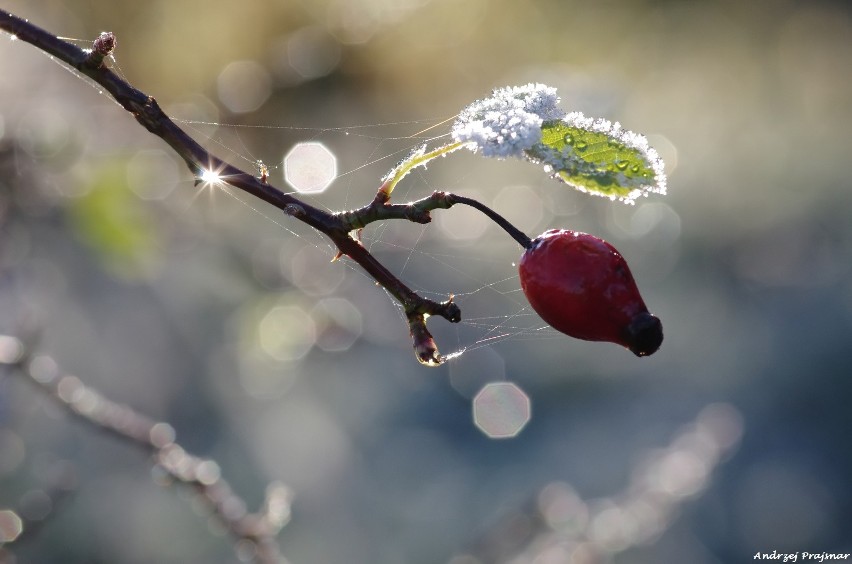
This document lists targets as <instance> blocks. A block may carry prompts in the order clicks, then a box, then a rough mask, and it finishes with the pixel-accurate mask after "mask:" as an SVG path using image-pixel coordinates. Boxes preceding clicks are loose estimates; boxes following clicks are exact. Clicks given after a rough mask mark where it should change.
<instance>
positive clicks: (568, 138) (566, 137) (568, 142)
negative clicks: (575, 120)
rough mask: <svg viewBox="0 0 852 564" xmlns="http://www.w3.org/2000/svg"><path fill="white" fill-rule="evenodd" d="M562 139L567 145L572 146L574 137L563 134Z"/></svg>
mask: <svg viewBox="0 0 852 564" xmlns="http://www.w3.org/2000/svg"><path fill="white" fill-rule="evenodd" d="M563 139H564V140H565V142H566V143H567V144H568V145H573V144H574V136H573V135H571V134H570V133H566V134H565V137H563Z"/></svg>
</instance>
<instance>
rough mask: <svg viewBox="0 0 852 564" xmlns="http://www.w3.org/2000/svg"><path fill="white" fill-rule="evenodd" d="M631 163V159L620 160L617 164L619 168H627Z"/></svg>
mask: <svg viewBox="0 0 852 564" xmlns="http://www.w3.org/2000/svg"><path fill="white" fill-rule="evenodd" d="M629 164H630V162H629V161H618V162H617V163H615V166H616V167H618V170H625V169H627V166H628V165H629Z"/></svg>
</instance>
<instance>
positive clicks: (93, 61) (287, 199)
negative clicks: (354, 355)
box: [0, 9, 461, 365]
mask: <svg viewBox="0 0 852 564" xmlns="http://www.w3.org/2000/svg"><path fill="white" fill-rule="evenodd" d="M0 29H3V30H5V31H7V32H8V33H10V34H12V35H13V36H14V37H16V38H17V39H19V40H21V41H26V42H27V43H30V44H32V45H34V46H35V47H37V48H38V49H41V50H42V51H44V52H46V53H48V54H50V55H53V56H54V57H55V58H57V59H59V60H61V61H63V62H65V63H67V64H68V65H70V66H71V67H73V68H74V69H76V70H77V71H79V72H80V73H82V74H84V75H86V76H88V77H89V78H91V79H92V80H93V81H95V82H96V83H98V84H99V85H101V86H102V87H103V88H104V90H106V91H107V92H109V93H110V94H111V95H112V97H113V98H115V100H116V101H117V102H118V103H119V104H121V106H122V107H123V108H124V109H126V110H127V111H128V112H130V113H131V114H133V117H135V118H136V121H138V122H139V123H140V124H141V125H142V126H143V127H144V128H145V129H147V130H148V131H150V132H151V133H153V134H154V135H156V136H157V137H159V138H161V139H162V140H163V141H165V142H166V143H167V144H168V145H169V146H170V147H171V148H172V149H173V150H174V151H175V152H176V153H177V154H178V155H180V157H181V158H182V159H183V160H184V161H185V163H186V165H187V167H188V168H189V170H190V171H191V172H192V174H193V175H194V176H195V178H196V179H197V181H199V182H200V181H201V177H202V176H204V174H205V173H209V172H215V173H216V175H217V176H218V177H219V178H220V179H221V180H222V182H225V183H227V184H229V185H231V186H233V187H234V188H238V189H240V190H242V191H244V192H247V193H249V194H251V195H252V196H255V197H256V198H260V199H261V200H263V201H265V202H267V203H269V204H271V205H273V206H275V207H276V208H278V209H280V210H281V211H283V212H284V213H285V214H287V215H289V216H291V217H294V218H295V219H298V220H299V221H302V222H303V223H306V224H308V225H310V226H311V227H313V228H314V229H316V230H318V231H320V232H322V233H324V234H325V235H327V236H328V237H329V238H330V239H331V240H332V241H333V242H334V244H335V245H336V246H337V248H338V251H339V253H340V256H347V257H349V258H350V259H352V260H353V261H355V262H356V263H358V264H359V265H360V266H361V267H362V268H363V269H364V270H365V271H366V272H367V273H368V274H369V275H370V276H372V277H373V279H374V280H375V281H376V282H377V283H378V284H379V285H380V286H382V287H384V288H385V289H386V290H387V291H388V292H389V293H390V294H391V295H392V296H393V297H394V298H395V299H396V300H397V301H398V302H399V303H400V304H401V305H402V307H403V309H404V310H405V314H406V316H407V318H408V322H409V326H410V327H411V328H412V329H411V331H412V338H413V339H414V347H415V350H416V351H417V352H418V354H417V356H418V359H420V360H421V362H423V363H424V364H427V365H437V364H440V363H441V362H442V359H441V356H440V354H439V353H438V351H437V349H436V348H435V349H434V351H433V352H432V353H431V354H429V355H427V356H423V355H422V354H421V349H422V344H423V343H422V341H418V340H417V339H418V335H421V334H422V333H423V331H425V319H426V317H427V316H431V315H437V316H440V317H443V318H444V319H446V320H448V321H449V322H451V323H457V322H459V321H460V320H461V311H460V310H459V308H458V306H457V305H456V304H454V303H452V299H450V300H448V301H446V302H443V303H439V302H435V301H432V300H429V299H427V298H423V297H421V296H419V295H418V294H417V293H416V292H415V291H414V290H412V289H411V288H409V287H408V286H407V285H405V284H404V283H403V282H402V281H401V280H400V279H399V278H398V277H397V276H395V275H394V274H393V273H392V272H390V271H389V270H388V269H387V268H385V266H384V265H382V263H381V262H379V261H378V260H377V259H376V258H375V257H374V256H373V255H372V254H371V253H370V252H369V251H368V250H367V249H366V248H365V247H363V246H362V245H361V244H360V243H359V242H358V241H357V240H355V239H354V238H353V237H352V235H351V231H352V227H351V225H352V224H351V222H347V221H345V220H344V217H345V216H344V215H341V214H334V213H328V212H325V211H323V210H321V209H319V208H317V207H314V206H311V205H310V204H307V203H305V202H303V201H301V200H299V199H298V198H296V197H294V196H291V195H289V194H285V193H284V192H282V191H281V190H278V189H277V188H275V187H273V186H271V185H269V184H267V183H266V182H265V179H263V180H261V179H258V178H256V177H254V176H253V175H252V174H249V173H247V172H245V171H243V170H241V169H239V168H237V167H235V166H233V165H230V164H228V163H226V162H224V161H223V160H221V159H219V158H218V157H216V156H214V155H212V154H211V153H209V152H208V151H207V150H206V149H204V148H203V147H202V146H201V145H199V144H198V143H197V142H196V141H195V140H194V139H192V137H190V136H189V135H188V134H187V133H186V132H185V131H183V130H182V129H181V128H180V127H178V126H177V125H176V124H175V123H174V122H173V121H172V120H171V119H169V117H168V116H167V115H166V114H165V113H164V112H163V110H162V109H161V108H160V106H159V104H157V101H156V100H155V99H154V98H153V97H152V96H149V95H147V94H145V93H143V92H141V91H140V90H137V89H136V88H134V87H133V86H131V85H130V84H129V83H127V82H126V81H124V80H123V79H122V78H120V77H119V76H118V75H116V74H115V73H114V72H113V71H112V70H111V69H109V68H107V67H106V66H104V64H103V59H104V57H106V56H107V55H108V54H109V53H110V52H111V50H112V48H113V47H114V46H115V41H116V40H115V36H114V35H113V34H111V33H108V32H107V33H104V34H101V36H100V37H98V39H96V40H95V42H94V44H93V48H92V50H89V51H87V50H83V49H80V48H79V47H77V46H76V45H72V44H71V43H68V42H66V41H63V40H61V39H59V38H58V37H56V36H55V35H53V34H51V33H49V32H47V31H45V30H43V29H41V28H39V27H37V26H35V25H33V24H31V23H29V22H28V21H26V20H23V19H21V18H19V17H17V16H14V15H12V14H10V13H8V12H6V11H5V10H2V9H0ZM415 326H416V328H417V330H416V331H415V329H414V327H415ZM421 326H422V327H421ZM421 329H422V330H421ZM426 334H428V331H426ZM432 344H433V346H434V343H432Z"/></svg>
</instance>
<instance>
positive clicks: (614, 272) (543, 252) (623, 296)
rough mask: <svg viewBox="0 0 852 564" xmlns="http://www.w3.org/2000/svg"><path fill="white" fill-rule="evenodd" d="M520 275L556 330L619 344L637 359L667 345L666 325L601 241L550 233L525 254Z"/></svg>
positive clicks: (574, 233)
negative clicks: (661, 321)
mask: <svg viewBox="0 0 852 564" xmlns="http://www.w3.org/2000/svg"><path fill="white" fill-rule="evenodd" d="M520 276H521V287H522V288H523V290H524V294H525V295H526V297H527V300H529V302H530V305H531V306H532V308H533V309H534V310H535V311H536V313H538V314H539V315H540V316H541V318H542V319H544V320H545V321H546V322H547V323H549V324H550V326H551V327H553V328H554V329H556V330H558V331H561V332H563V333H565V334H567V335H570V336H571V337H575V338H577V339H583V340H586V341H609V342H612V343H617V344H619V345H622V346H624V347H627V348H628V349H630V350H631V351H632V352H633V353H634V354H635V355H636V356H647V355H649V354H652V353H653V352H655V351H656V350H657V349H658V348H660V344H661V343H662V342H663V325H662V323H660V320H659V319H658V318H657V317H655V316H653V315H651V314H650V313H648V308H647V307H645V302H644V301H643V300H642V296H640V295H639V290H638V289H637V288H636V282H634V280H633V275H632V274H630V269H629V268H628V267H627V262H625V260H624V258H623V257H622V256H621V254H620V253H619V252H618V251H617V250H616V249H615V247H613V246H612V245H610V244H609V243H607V242H606V241H604V240H603V239H599V238H597V237H595V236H593V235H589V234H588V233H580V232H578V231H569V230H566V229H551V230H550V231H546V232H544V233H543V234H541V235H539V236H538V237H537V238H535V239H534V240H533V241H532V244H531V245H530V246H529V248H527V250H526V251H524V255H523V257H521V265H520Z"/></svg>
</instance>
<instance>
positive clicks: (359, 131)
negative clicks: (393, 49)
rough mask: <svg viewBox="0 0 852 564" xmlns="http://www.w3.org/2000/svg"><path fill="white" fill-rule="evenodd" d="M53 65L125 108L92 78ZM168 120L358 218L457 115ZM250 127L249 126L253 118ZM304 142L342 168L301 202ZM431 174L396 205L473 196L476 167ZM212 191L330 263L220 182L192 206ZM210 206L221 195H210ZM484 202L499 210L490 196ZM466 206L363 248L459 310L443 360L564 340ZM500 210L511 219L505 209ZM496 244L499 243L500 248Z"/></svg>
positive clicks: (365, 234) (376, 237) (372, 238)
mask: <svg viewBox="0 0 852 564" xmlns="http://www.w3.org/2000/svg"><path fill="white" fill-rule="evenodd" d="M61 39H64V40H65V41H69V42H72V43H75V44H78V45H79V46H81V47H83V48H87V47H88V46H90V45H91V40H90V39H75V38H67V37H63V38H61ZM48 57H49V58H50V59H51V60H52V61H54V62H56V63H57V65H58V66H59V67H60V68H62V69H64V70H65V71H67V72H69V73H70V74H72V75H74V76H75V77H76V78H78V79H80V80H81V81H83V82H85V83H87V84H89V85H90V86H91V87H92V88H94V89H95V90H97V91H98V93H99V94H100V95H102V96H104V97H105V98H107V99H108V100H110V101H111V102H112V103H115V104H116V105H118V102H116V101H115V100H113V99H112V98H111V97H110V96H109V95H108V94H106V93H105V92H103V90H102V88H101V87H100V86H99V85H97V84H96V83H94V82H93V81H91V80H90V79H89V78H88V77H86V76H84V75H82V74H80V73H78V72H77V71H76V70H74V69H71V68H69V67H67V66H66V65H64V64H63V63H61V62H59V61H56V60H55V59H54V58H53V57H51V56H48ZM107 64H108V65H109V66H110V67H111V68H112V69H113V70H114V71H115V72H116V73H117V74H118V75H119V76H120V77H122V78H125V76H124V73H123V71H122V69H121V66H120V65H119V63H118V61H117V59H116V57H115V55H114V54H111V55H110V56H109V57H108V58H107ZM186 106H187V105H184V109H186ZM167 113H169V115H170V117H171V118H172V119H173V121H175V122H176V123H178V124H179V125H180V126H181V127H182V128H184V129H185V130H186V131H187V132H188V133H190V135H192V136H193V137H194V138H195V139H196V141H199V142H200V143H202V145H205V146H206V147H207V149H208V150H210V151H211V152H212V153H213V154H215V155H217V156H219V157H220V158H223V159H224V160H225V161H228V162H230V163H231V164H234V165H236V166H238V167H240V168H242V169H243V170H246V171H249V172H251V171H254V172H255V173H256V174H257V175H258V176H260V175H261V174H268V175H269V182H270V183H271V184H272V185H274V186H276V187H277V188H279V189H282V190H284V191H288V190H289V192H288V193H291V194H294V195H297V196H298V197H299V198H301V199H303V200H305V201H307V202H309V203H311V204H312V205H315V206H317V207H320V208H322V209H326V210H327V211H339V210H345V209H352V208H356V207H360V206H363V205H365V204H367V203H369V202H370V201H371V200H372V199H373V197H374V196H375V193H376V190H377V188H378V186H379V184H380V178H382V177H383V176H384V175H385V174H386V173H387V172H388V171H389V170H390V169H391V168H393V166H394V165H395V164H396V163H397V162H398V161H399V160H401V159H402V158H404V157H405V156H406V155H408V154H409V153H410V152H412V151H413V150H416V149H418V148H419V147H422V146H423V145H424V144H428V145H429V146H436V145H440V144H441V143H443V142H446V141H447V140H448V139H449V133H448V131H449V126H450V124H451V123H452V121H453V120H454V119H455V116H450V117H438V118H427V119H417V120H403V121H393V122H382V123H362V124H355V125H340V124H334V125H327V124H321V125H318V124H317V123H311V124H308V125H292V124H269V123H228V122H225V121H219V120H218V119H204V116H201V118H202V119H198V118H199V115H197V114H194V115H193V112H192V111H191V110H190V111H189V112H188V113H187V115H186V116H183V117H182V116H181V115H180V114H181V109H180V107H178V108H177V110H176V111H175V108H167ZM246 121H248V122H250V121H251V115H249V117H247V118H246ZM317 121H318V120H317ZM305 142H316V143H321V144H323V145H324V146H325V147H326V148H328V149H329V150H330V151H331V152H332V153H333V154H334V155H335V157H336V158H337V162H338V169H337V173H336V175H335V178H334V181H333V182H332V184H331V185H330V186H329V187H328V189H326V190H325V191H323V192H322V193H320V194H305V193H298V192H296V191H295V190H292V188H291V186H289V185H288V184H287V182H286V181H285V178H284V164H283V157H284V155H285V154H286V153H287V151H288V150H290V149H291V148H292V147H293V146H294V145H296V144H298V143H305ZM441 160H443V159H441ZM480 160H481V159H480ZM481 166H492V167H499V166H500V163H495V162H487V163H482V165H481ZM433 168H435V169H438V168H440V164H436V165H430V167H429V168H428V169H427V168H425V167H424V168H419V169H416V170H415V171H413V173H412V174H411V175H409V176H408V177H407V178H406V179H404V180H403V181H402V182H401V183H400V184H399V185H398V186H397V188H396V189H395V191H394V194H393V201H394V202H397V203H402V202H407V201H411V200H414V199H418V198H421V197H424V196H426V195H428V194H430V193H431V192H433V191H435V190H444V191H449V192H457V193H460V194H464V195H471V194H470V193H468V191H467V186H469V185H475V184H476V178H475V174H476V170H475V166H474V167H472V168H470V167H469V168H468V169H465V170H463V171H462V172H461V173H459V171H458V170H456V171H455V176H452V177H448V176H447V175H446V174H438V175H435V174H433V173H432V172H433V171H432V169H433ZM205 189H210V190H208V191H211V190H212V191H215V192H216V194H221V195H223V197H224V198H225V199H227V200H232V201H234V202H238V203H239V204H240V205H241V206H245V207H246V208H248V209H249V210H251V213H252V214H255V215H256V216H258V217H260V218H262V219H263V221H264V222H269V224H271V225H274V226H275V229H280V230H281V231H283V232H284V234H285V236H288V237H296V238H298V239H299V240H301V241H302V242H304V243H305V245H307V246H310V247H312V250H313V251H314V252H316V253H318V254H319V255H321V256H322V257H323V260H327V261H331V260H332V259H333V258H334V256H335V254H336V252H337V251H336V248H334V247H333V245H331V244H330V242H329V241H328V240H327V239H326V238H325V237H324V236H323V235H322V234H320V233H317V232H314V231H313V230H304V229H300V228H299V226H295V225H293V222H292V221H289V220H287V219H286V218H282V217H281V216H280V214H278V213H276V210H272V209H266V208H265V205H264V204H262V203H261V202H257V201H254V200H253V199H252V198H251V197H250V196H247V195H245V194H242V193H241V192H239V191H238V190H236V189H234V188H231V187H229V186H227V185H225V184H221V183H217V184H216V185H215V186H206V187H203V188H201V189H197V191H196V193H195V196H194V197H193V202H196V203H197V201H198V200H200V199H201V198H200V196H201V194H202V193H203V192H204V191H205ZM498 189H499V187H498ZM476 196H483V195H482V194H476ZM484 196H487V195H484ZM212 198H213V199H216V198H218V196H216V195H213V196H212ZM485 203H487V204H489V205H491V204H492V202H491V201H490V198H487V197H485ZM462 207H463V206H456V207H455V208H454V209H453V210H435V211H434V212H432V217H433V221H432V223H430V224H427V225H419V224H415V223H411V222H407V221H404V220H392V221H385V222H378V223H375V224H371V225H370V226H368V227H367V228H365V229H364V230H363V231H362V232H361V233H360V237H361V241H362V242H363V244H364V245H365V246H366V247H367V248H368V249H369V250H370V251H371V252H372V253H373V254H374V255H375V256H376V257H377V258H378V259H379V260H380V261H381V262H382V263H383V264H384V265H385V266H387V267H388V268H389V269H390V270H391V271H392V272H393V273H394V274H395V275H396V276H397V277H398V278H399V279H400V280H402V281H403V282H404V283H405V284H406V285H408V286H409V287H410V288H412V289H413V290H414V291H416V292H417V293H418V294H420V295H421V296H423V297H426V298H430V299H433V300H435V301H444V300H446V299H447V298H448V297H450V296H452V297H453V299H454V301H455V302H456V303H457V304H458V305H459V306H460V308H461V310H462V321H461V322H460V323H458V324H449V323H447V322H446V321H444V320H441V319H435V320H432V321H430V323H429V328H430V331H432V333H433V334H434V335H435V337H436V341H437V342H438V345H439V347H440V349H441V352H442V353H443V356H444V358H445V359H446V360H453V359H457V358H459V357H460V356H462V355H463V354H464V353H466V352H469V351H473V350H476V349H480V348H484V347H493V346H495V345H497V344H498V343H501V342H503V341H507V340H523V339H540V338H551V339H552V338H558V337H559V334H558V333H556V332H555V331H553V330H552V329H551V328H550V327H549V326H547V325H546V324H545V323H544V322H543V321H542V320H541V319H540V318H539V317H538V316H537V315H536V314H535V313H534V312H533V311H532V309H531V308H530V307H529V305H528V303H527V302H526V299H525V297H524V296H523V293H522V292H521V290H520V285H519V281H518V276H517V265H516V264H515V263H516V261H517V260H518V258H519V256H520V249H519V248H518V247H517V245H516V244H515V243H514V242H513V241H512V239H511V238H509V237H508V236H506V235H505V234H504V233H503V232H502V231H500V230H499V228H497V227H496V226H494V225H493V224H490V222H489V221H488V220H487V219H485V218H484V216H481V217H480V216H477V215H476V214H478V213H479V212H475V211H473V210H470V209H467V208H465V209H464V210H458V209H457V208H462ZM496 211H497V212H498V213H505V212H506V210H501V209H499V207H497V208H496ZM469 224H476V225H477V226H478V232H476V233H474V234H471V233H466V234H464V235H462V236H458V234H457V233H456V234H455V235H454V234H453V231H454V228H458V227H459V226H461V227H462V228H464V227H466V226H467V227H470V225H469ZM486 225H487V227H486ZM475 231H476V230H475ZM531 235H534V234H531ZM491 239H494V241H492V240H491ZM483 241H487V242H488V244H487V245H485V247H487V248H485V249H483V250H481V251H480V250H479V249H480V247H481V246H482V243H483ZM496 241H501V242H502V244H496ZM338 264H340V265H343V266H344V267H345V268H347V269H348V272H349V274H350V275H351V274H355V275H361V276H364V277H367V274H366V273H364V272H363V271H362V270H361V269H360V267H359V266H357V265H356V264H354V263H352V262H351V261H347V260H342V261H339V262H338ZM370 280H371V281H372V279H370ZM385 294H386V296H387V300H388V302H389V303H390V304H391V307H392V308H393V309H394V311H395V312H396V315H397V317H399V319H400V326H401V327H403V328H404V327H405V325H406V320H405V315H404V312H403V310H402V307H401V306H400V305H399V304H398V302H396V300H395V299H394V298H393V297H392V296H390V294H388V293H387V292H385ZM403 331H404V329H403Z"/></svg>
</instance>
